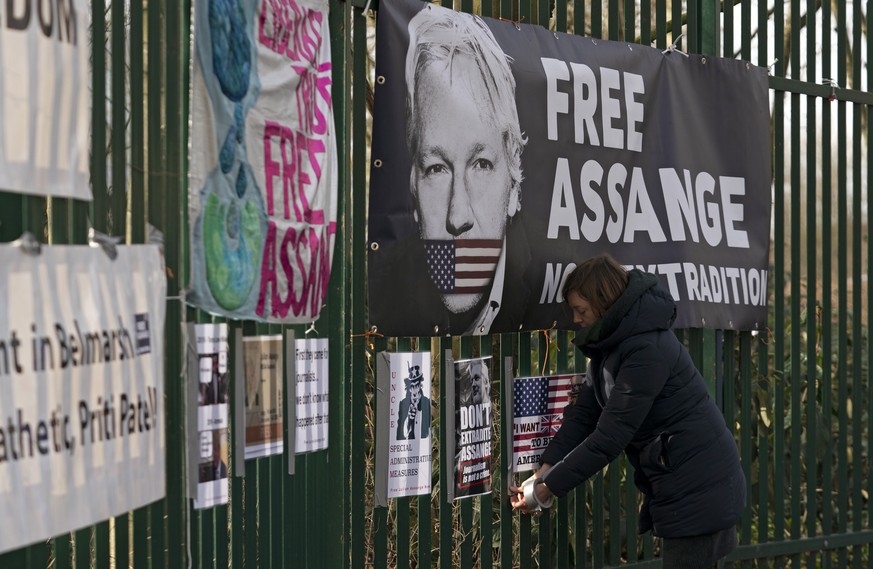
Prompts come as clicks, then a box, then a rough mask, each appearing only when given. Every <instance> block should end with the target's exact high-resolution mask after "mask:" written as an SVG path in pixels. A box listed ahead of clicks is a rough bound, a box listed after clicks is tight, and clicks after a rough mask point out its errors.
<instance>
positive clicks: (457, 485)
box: [449, 357, 492, 499]
mask: <svg viewBox="0 0 873 569" xmlns="http://www.w3.org/2000/svg"><path fill="white" fill-rule="evenodd" d="M449 359H450V358H449ZM450 369H451V370H452V372H453V375H454V378H453V379H454V381H451V385H452V389H451V390H449V391H454V393H453V394H452V395H453V397H452V398H451V399H452V400H453V403H454V407H455V412H454V424H452V425H450V427H452V429H451V431H454V437H452V435H451V434H450V435H449V437H450V441H452V440H453V441H454V448H453V449H452V450H453V453H450V454H449V457H452V458H451V460H452V479H453V484H452V486H451V487H450V492H449V498H450V499H457V498H466V497H469V496H477V495H479V494H488V493H490V492H491V455H492V452H491V436H492V415H491V411H492V407H491V357H482V358H472V359H467V360H456V361H454V362H452V367H451V368H450Z"/></svg>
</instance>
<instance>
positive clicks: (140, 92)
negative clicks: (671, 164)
mask: <svg viewBox="0 0 873 569" xmlns="http://www.w3.org/2000/svg"><path fill="white" fill-rule="evenodd" d="M190 4H191V2H190V0H127V1H125V2H121V1H120V0H115V1H109V0H92V2H91V10H92V19H93V22H92V28H91V39H92V45H93V46H94V49H93V54H92V64H93V69H94V73H93V85H92V86H93V101H94V103H95V104H94V107H93V123H92V137H93V144H92V147H93V156H92V162H91V164H92V168H91V183H92V186H93V192H94V201H93V202H92V203H90V204H85V203H82V202H78V201H75V200H66V199H52V198H48V199H46V198H38V197H29V196H20V195H16V194H10V193H3V192H0V241H11V240H14V239H16V238H17V237H18V236H19V235H20V234H21V233H22V232H23V231H25V230H27V231H31V232H33V233H34V234H36V235H37V237H39V238H40V240H41V241H43V242H45V243H51V244H61V243H84V242H85V237H86V234H87V228H88V226H89V225H90V226H93V227H94V228H96V229H98V230H101V231H103V232H105V233H110V234H114V235H120V236H124V237H125V240H126V242H128V243H141V242H144V241H145V240H146V238H147V234H148V227H149V225H151V226H154V227H155V228H157V229H159V230H160V231H161V232H162V233H163V239H164V244H165V256H166V265H167V280H168V285H169V286H168V300H167V325H166V330H165V334H164V338H165V341H166V346H167V350H166V353H167V361H166V396H165V401H166V407H165V408H166V410H167V415H166V433H167V445H166V448H167V497H166V499H164V500H162V501H160V502H157V503H155V504H152V505H150V506H147V507H144V508H141V509H139V510H137V511H134V512H130V513H128V514H125V515H121V516H118V517H117V518H114V519H111V520H106V521H104V522H101V523H99V524H97V525H96V526H94V527H91V528H84V529H80V530H77V531H74V532H72V533H70V534H65V535H61V536H56V537H54V538H52V539H49V540H47V541H46V542H45V543H40V544H36V545H33V546H30V547H27V548H24V549H21V550H19V551H14V552H10V553H6V554H3V555H0V568H3V569H6V568H9V569H17V568H40V569H42V568H45V567H56V568H61V569H63V568H68V567H76V568H84V567H98V568H108V567H128V566H132V567H136V568H140V567H142V568H157V567H171V568H177V567H179V568H181V567H188V566H191V567H222V568H223V567H229V566H232V567H327V568H334V567H337V568H341V567H351V568H362V567H376V568H380V567H398V568H409V567H431V566H438V567H442V568H448V567H463V568H466V567H485V566H500V567H522V568H525V567H605V566H615V565H619V564H625V563H627V564H630V565H632V566H634V567H657V566H659V565H660V563H659V561H658V560H657V557H656V556H657V554H658V551H659V543H658V540H657V539H653V538H652V537H651V536H650V535H644V536H638V535H636V529H635V528H636V515H637V506H638V501H639V497H638V495H637V493H636V490H635V489H634V488H633V485H632V484H630V483H629V482H628V481H629V480H630V479H631V476H630V472H629V470H630V468H631V467H630V466H629V465H627V464H625V462H624V460H623V459H618V460H617V461H616V462H615V463H614V464H611V465H610V466H609V467H608V469H606V470H605V471H604V472H603V473H601V474H599V475H597V476H596V477H595V478H594V479H592V480H591V481H589V482H588V483H586V484H584V485H582V486H580V487H579V488H578V489H576V490H575V491H574V492H573V493H571V494H570V495H569V496H568V497H567V498H564V499H561V500H558V503H557V507H556V508H554V509H553V511H552V513H550V514H549V515H546V516H541V517H538V518H531V517H520V516H518V515H517V514H513V513H512V511H511V510H510V508H509V505H508V502H507V499H506V496H505V493H504V492H502V491H501V490H500V489H502V488H504V487H505V484H506V480H503V479H502V478H501V477H502V474H500V473H501V472H502V471H503V469H502V468H501V467H500V462H499V460H500V456H503V455H504V454H505V453H506V451H507V449H506V448H505V442H503V441H505V437H504V436H503V431H502V429H504V428H506V425H505V424H504V423H503V422H502V421H501V420H500V417H501V414H500V412H501V410H502V409H503V408H504V406H505V401H504V400H503V396H501V399H500V400H499V401H497V402H496V403H497V405H496V413H495V417H496V418H497V421H496V424H497V425H499V426H500V429H501V431H500V432H499V433H495V439H494V445H495V448H497V449H499V454H497V457H496V458H497V462H496V463H495V465H494V471H495V473H497V474H496V479H495V480H494V488H495V492H494V493H493V494H492V495H490V496H484V497H476V498H473V499H466V500H462V501H459V502H455V503H454V504H448V503H447V501H446V492H447V489H446V487H445V485H444V484H440V483H439V482H440V480H439V472H440V468H439V465H441V461H442V459H443V447H442V446H441V441H443V440H445V439H446V432H445V427H444V425H445V421H444V420H445V412H446V406H445V405H442V404H440V402H441V401H443V400H444V399H445V381H444V380H445V376H446V366H445V351H446V350H452V352H453V354H454V356H455V357H470V356H476V355H491V356H493V358H494V362H495V368H496V369H495V373H494V374H493V376H494V378H495V380H496V381H498V382H502V381H503V379H504V378H505V377H506V374H507V371H508V370H507V362H509V363H510V365H512V366H514V368H515V369H514V372H515V373H516V374H529V373H537V372H542V371H543V370H546V371H550V372H565V371H571V370H581V369H584V365H585V362H584V361H582V359H581V358H579V357H577V355H576V354H575V353H574V352H573V349H572V345H571V344H570V335H569V334H568V333H566V332H560V331H551V332H531V333H523V334H512V335H508V334H504V335H494V336H490V337H484V338H439V339H431V338H383V337H378V336H373V335H366V332H367V327H368V323H367V315H366V300H365V299H366V296H365V293H366V269H365V243H366V240H365V232H366V205H365V204H366V196H367V182H366V180H367V164H368V160H367V155H368V154H367V149H368V144H369V138H368V125H369V120H370V114H369V108H370V106H369V104H368V96H369V95H370V94H371V93H372V88H371V85H372V77H371V72H372V53H371V51H372V50H371V41H370V40H368V38H370V37H371V36H372V31H373V29H374V26H375V18H377V17H378V4H377V2H375V1H374V2H372V3H365V1H364V0H354V1H353V2H341V1H339V0H332V2H331V14H330V25H331V32H332V33H331V38H330V41H331V43H332V51H333V62H334V83H333V98H334V99H333V100H334V112H335V119H336V131H337V135H338V136H337V140H338V145H339V148H338V150H339V152H338V155H339V156H340V157H341V159H342V161H341V163H340V165H339V172H340V183H339V187H340V196H339V211H340V219H339V230H338V233H337V240H336V247H337V248H336V251H335V256H334V266H333V271H332V278H331V284H330V291H329V297H328V302H327V305H326V308H325V310H324V311H323V313H322V316H321V318H320V319H319V321H318V322H317V323H316V324H315V326H316V329H317V330H318V331H319V333H320V335H324V336H327V337H329V340H330V351H331V353H332V359H331V367H330V390H331V397H330V401H331V403H330V417H331V420H330V431H329V449H328V450H327V451H322V452H317V453H312V454H309V455H301V456H298V457H297V468H296V474H295V475H294V476H289V475H287V474H285V472H284V463H285V458H283V457H275V458H273V457H271V458H263V459H258V460H256V461H250V462H248V463H246V470H245V476H244V477H233V478H232V483H231V490H230V496H231V499H230V503H229V504H228V505H227V506H219V507H216V508H213V509H211V510H206V511H194V510H192V509H191V507H190V505H189V502H188V501H187V500H186V499H185V491H184V464H185V460H184V425H185V421H184V405H183V394H184V388H183V381H182V378H181V376H180V374H181V371H182V353H183V352H182V341H183V339H182V334H181V326H180V323H182V322H186V321H198V322H203V321H215V319H214V318H212V317H210V316H208V315H206V314H202V313H199V312H198V311H196V310H194V309H192V308H190V307H186V306H185V304H184V302H183V298H182V297H183V289H184V286H185V283H186V282H187V273H188V269H187V243H186V241H187V219H186V217H187V215H186V211H187V208H186V187H187V183H186V180H187V171H186V168H187V159H186V156H187V126H186V125H187V94H188V84H189V81H188V73H189V71H188V69H189V29H190V8H191V5H190ZM446 5H451V3H448V4H446ZM365 7H368V8H370V9H371V10H370V11H368V13H366V14H365V13H364V8H365ZM454 8H455V9H459V10H463V11H468V12H476V13H480V14H482V15H485V16H492V17H502V18H507V19H511V20H516V21H518V20H522V21H524V22H528V23H532V24H536V25H542V26H548V27H549V28H551V29H555V30H559V31H569V32H571V33H577V34H584V35H589V36H594V37H599V38H608V39H613V40H622V41H629V42H637V43H642V44H653V45H655V46H657V47H659V48H662V49H663V48H666V47H667V46H668V45H669V44H670V43H672V42H673V41H674V39H675V38H678V37H679V34H680V33H684V34H685V35H684V37H683V39H682V40H681V41H680V43H679V46H680V48H681V49H683V50H684V51H688V52H699V53H704V54H711V55H721V56H725V57H739V58H742V59H744V60H748V61H751V62H752V63H755V64H757V65H761V66H770V67H771V73H772V76H771V78H770V88H771V99H772V117H771V124H772V137H773V155H772V161H773V182H774V184H773V187H774V190H773V242H772V266H771V274H772V275H773V278H772V279H771V285H770V286H771V290H770V307H771V317H770V322H769V330H768V332H767V333H766V334H759V335H753V334H750V333H747V332H742V333H736V332H732V331H720V330H716V331H712V330H697V329H692V330H684V331H680V337H682V338H683V340H684V341H685V342H686V343H687V345H688V346H689V348H690V350H691V353H692V355H693V357H694V359H695V361H696V362H697V364H698V366H699V367H700V368H701V369H702V370H703V371H704V374H705V376H706V377H707V378H708V380H709V381H710V390H711V393H712V394H713V396H714V397H715V398H716V400H717V402H718V403H719V405H720V408H721V409H722V410H723V412H724V415H725V417H726V419H727V422H728V425H729V426H730V427H731V429H732V430H733V432H734V433H735V435H736V438H737V443H738V445H739V448H740V452H741V458H742V462H743V467H744V469H745V472H746V476H747V480H748V485H749V488H748V489H749V492H748V495H749V499H748V506H747V508H746V511H745V513H744V515H743V517H742V520H741V523H740V525H739V535H740V542H741V545H740V547H739V548H738V549H737V550H736V551H734V552H733V553H732V554H731V555H730V556H729V558H728V565H729V566H730V565H733V566H739V567H780V566H791V567H802V566H805V567H847V566H849V565H851V566H852V567H861V566H867V567H871V566H873V554H871V550H870V545H871V543H873V501H871V499H870V498H871V494H873V475H871V473H870V471H869V470H870V463H869V461H870V456H871V444H873V440H871V436H873V396H871V391H870V387H871V384H873V371H871V370H873V366H871V365H870V364H871V362H870V357H871V354H873V337H871V335H870V334H869V324H870V322H871V320H873V298H871V293H870V289H869V287H868V277H869V275H871V274H873V251H871V248H870V243H869V238H868V228H869V227H870V224H871V221H873V211H871V208H870V204H869V201H868V195H869V194H868V188H869V187H870V186H871V176H873V172H871V170H870V168H869V167H868V162H869V140H870V135H871V130H873V124H871V122H870V120H869V119H870V117H869V116H868V113H867V110H868V108H869V107H870V105H871V104H873V94H871V93H870V92H869V88H870V82H871V74H873V68H871V67H870V65H869V63H870V61H871V60H873V57H871V56H873V43H871V42H869V41H868V38H867V33H868V30H870V29H873V26H871V24H873V12H871V11H870V9H869V6H868V4H867V3H858V2H848V1H847V0H835V1H834V2H821V1H819V0H789V1H788V2H784V3H783V2H775V3H767V2H752V1H751V0H738V1H734V2H723V3H719V2H713V1H712V0H701V1H699V2H695V1H682V2H680V1H676V2H667V0H654V1H652V2H643V3H639V2H635V1H631V0H626V1H620V0H603V1H595V2H591V0H585V2H584V3H576V2H573V1H568V0H556V1H555V2H551V1H550V2H537V1H534V0H532V1H531V2H530V3H525V2H523V1H522V2H513V1H512V0H500V1H499V2H487V3H481V2H478V1H477V2H473V1H472V0H462V1H461V2H460V4H455V5H454ZM375 57H378V54H375ZM826 79H827V80H826ZM690 126H693V125H677V128H686V129H688V127H690ZM689 131H693V129H689ZM692 136H693V134H692ZM230 326H231V329H232V330H235V329H238V328H242V330H243V332H244V333H245V334H255V333H267V332H269V333H277V332H279V331H281V330H282V327H279V326H264V325H259V324H255V323H253V322H230ZM297 333H298V335H302V334H303V330H302V329H298V330H297ZM410 349H414V350H424V351H427V350H429V351H431V353H432V355H433V360H434V364H435V365H434V369H435V370H436V372H437V373H438V376H437V377H436V378H435V382H434V389H435V390H439V397H437V398H435V399H434V400H435V401H436V402H437V407H438V410H439V413H438V415H435V418H434V421H435V424H436V431H435V433H436V436H435V437H434V443H435V449H434V464H435V468H434V482H435V484H434V491H433V493H432V495H431V496H423V497H418V498H404V499H399V500H395V501H393V502H391V505H390V507H389V508H374V507H373V478H374V464H373V454H374V453H373V440H374V437H375V436H376V435H377V433H375V432H374V429H375V421H374V419H373V413H374V411H375V398H374V393H375V387H374V381H373V370H374V366H373V365H372V362H373V359H374V355H375V353H376V352H378V351H381V350H398V351H406V350H410ZM547 354H548V356H547ZM507 358H511V359H510V360H507ZM231 369H233V368H232V367H231ZM493 392H494V393H501V394H502V393H503V392H504V390H503V389H502V387H501V386H500V385H496V386H495V389H494V390H493ZM231 430H232V433H236V432H237V431H239V430H240V429H239V428H238V426H237V425H231ZM107 491H109V492H111V491H112V489H111V488H108V489H107ZM21 523H26V520H21Z"/></svg>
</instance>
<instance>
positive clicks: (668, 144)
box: [368, 0, 771, 336]
mask: <svg viewBox="0 0 873 569" xmlns="http://www.w3.org/2000/svg"><path fill="white" fill-rule="evenodd" d="M376 52H377V53H378V58H377V62H376V77H377V81H376V82H375V109H374V128H373V148H372V159H373V166H374V167H373V168H372V169H371V175H370V176H371V177H370V201H369V205H370V210H369V228H368V232H369V233H368V239H369V247H368V255H369V265H368V278H369V311H370V312H369V316H370V323H371V324H372V325H375V326H376V327H377V328H378V330H379V332H381V333H384V334H387V335H400V336H420V335H444V334H486V333H494V332H516V331H518V330H521V329H527V330H534V329H543V328H549V327H551V326H552V325H553V324H557V326H558V327H559V328H570V326H571V318H570V314H569V311H568V310H567V309H566V307H565V306H564V303H563V300H564V299H563V297H562V294H561V285H562V283H563V282H564V279H565V278H566V276H567V275H568V274H569V272H570V271H572V269H573V268H575V267H576V265H577V264H578V263H580V262H582V261H584V260H585V259H587V258H590V257H592V256H594V255H596V254H599V253H601V252H608V253H610V254H611V255H612V256H614V257H615V258H616V259H617V260H618V261H619V262H620V263H622V264H623V265H625V266H627V267H638V268H641V269H643V270H645V271H648V272H651V273H655V274H657V275H658V276H659V277H660V278H661V282H662V284H663V286H664V287H665V288H667V289H668V290H669V291H670V293H671V294H672V295H673V297H674V298H675V299H676V301H677V303H678V314H677V321H676V325H677V326H679V327H711V328H726V329H742V330H749V329H762V328H763V327H764V326H765V324H766V321H767V309H766V299H767V282H768V278H769V277H768V256H769V238H770V231H769V228H770V195H771V191H770V188H771V173H770V134H769V132H770V131H769V106H768V104H769V103H768V88H767V72H766V70H765V69H763V68H760V67H757V66H755V65H752V64H750V63H747V62H745V61H739V60H731V59H723V58H718V57H711V56H701V55H694V54H689V55H688V56H685V55H684V54H681V53H677V52H670V51H667V52H662V50H659V49H654V48H651V47H648V46H645V45H636V44H628V43H621V42H613V41H604V40H595V39H592V38H585V37H581V36H573V35H568V34H563V33H555V32H552V31H550V30H548V29H546V28H544V27H542V26H533V25H526V24H520V25H517V24H515V23H513V22H508V21H499V20H495V19H489V18H476V17H473V16H471V15H468V14H462V13H458V12H454V11H452V10H449V9H447V8H443V7H440V6H437V5H433V4H425V3H422V2H419V1H417V0H383V1H382V2H380V5H379V20H378V27H377V37H376Z"/></svg>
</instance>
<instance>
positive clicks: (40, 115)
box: [0, 0, 91, 200]
mask: <svg viewBox="0 0 873 569" xmlns="http://www.w3.org/2000/svg"><path fill="white" fill-rule="evenodd" d="M90 5H91V3H90V2H86V1H85V0H66V1H64V2H46V3H37V2H30V1H25V2H4V6H5V7H6V9H5V10H3V11H2V21H0V46H3V48H2V55H3V56H4V57H3V58H2V64H0V189H2V190H4V191H13V192H20V193H25V194H39V195H50V196H58V197H68V198H77V199H81V200H90V199H91V184H90V183H89V180H88V176H89V172H88V167H89V163H88V160H89V150H90V142H91V138H90V133H91V130H90V129H91V92H90V86H91V72H90V67H89V66H90V63H89V61H88V59H89V57H90V53H91V42H90V38H89V34H88V22H90V21H91V8H90ZM49 6H50V7H49Z"/></svg>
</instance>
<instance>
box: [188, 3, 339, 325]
mask: <svg viewBox="0 0 873 569" xmlns="http://www.w3.org/2000/svg"><path fill="white" fill-rule="evenodd" d="M192 59H193V69H192V95H191V97H192V98H191V174H190V199H189V204H190V205H189V207H190V219H191V247H192V252H193V254H192V264H193V268H192V282H191V294H190V295H189V296H188V299H189V300H190V301H191V302H192V303H193V304H195V305H196V306H199V307H201V308H203V309H205V310H208V311H209V312H212V313H215V314H221V315H225V316H230V317H233V318H242V319H254V320H260V321H266V322H283V323H302V322H311V321H313V320H315V319H316V318H317V317H318V314H319V312H320V310H321V306H322V304H323V303H324V300H325V296H326V294H327V284H328V279H329V277H330V267H331V260H332V256H333V245H334V236H335V234H336V213H337V211H336V195H337V177H336V167H337V166H336V142H335V137H334V123H333V112H332V109H331V60H330V38H329V35H328V3H327V2H326V1H304V0H229V1H226V2H207V1H205V0H197V2H195V14H194V57H193V58H192Z"/></svg>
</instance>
